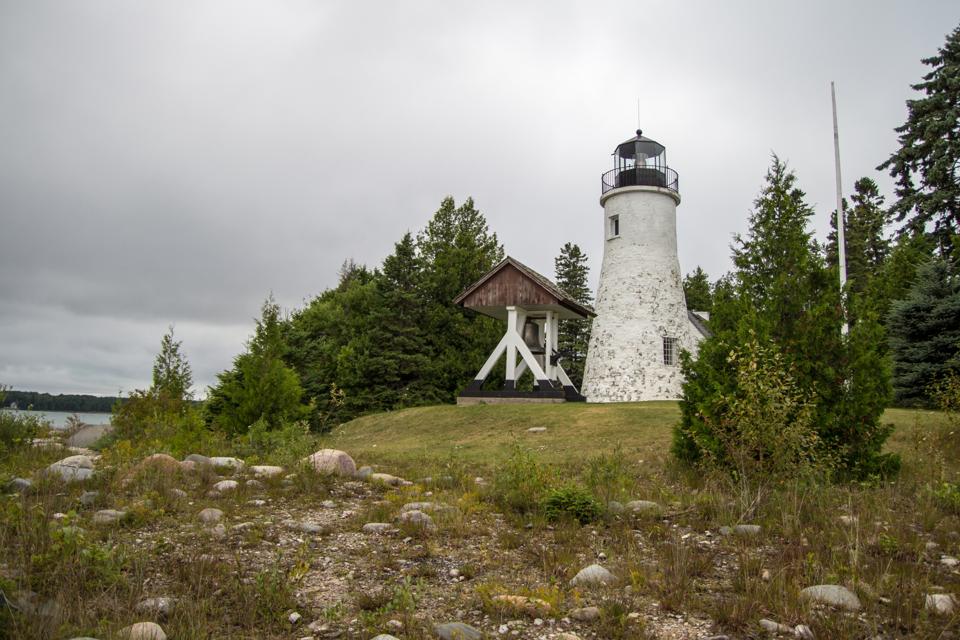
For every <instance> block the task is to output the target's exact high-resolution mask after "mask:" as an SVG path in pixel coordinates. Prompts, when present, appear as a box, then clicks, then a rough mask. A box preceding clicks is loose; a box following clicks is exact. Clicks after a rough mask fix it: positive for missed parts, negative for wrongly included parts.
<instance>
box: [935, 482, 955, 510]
mask: <svg viewBox="0 0 960 640" xmlns="http://www.w3.org/2000/svg"><path fill="white" fill-rule="evenodd" d="M933 497H934V499H936V501H937V504H939V505H940V507H941V508H942V509H943V510H944V511H949V512H950V513H955V514H957V515H960V485H958V484H956V483H951V482H944V483H941V484H940V486H939V487H937V488H935V489H934V490H933Z"/></svg>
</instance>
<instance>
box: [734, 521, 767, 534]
mask: <svg viewBox="0 0 960 640" xmlns="http://www.w3.org/2000/svg"><path fill="white" fill-rule="evenodd" d="M733 532H734V533H735V534H737V535H738V536H744V537H753V536H758V535H760V525H758V524H738V525H737V526H735V527H734V528H733Z"/></svg>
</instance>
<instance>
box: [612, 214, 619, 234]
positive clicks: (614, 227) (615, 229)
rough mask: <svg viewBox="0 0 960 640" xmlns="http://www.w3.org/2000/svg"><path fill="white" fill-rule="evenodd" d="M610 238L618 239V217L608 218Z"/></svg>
mask: <svg viewBox="0 0 960 640" xmlns="http://www.w3.org/2000/svg"><path fill="white" fill-rule="evenodd" d="M610 237H611V238H619V237H620V216H610Z"/></svg>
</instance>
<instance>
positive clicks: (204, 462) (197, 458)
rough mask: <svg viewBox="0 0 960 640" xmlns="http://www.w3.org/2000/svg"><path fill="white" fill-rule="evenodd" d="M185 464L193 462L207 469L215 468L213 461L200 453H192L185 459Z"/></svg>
mask: <svg viewBox="0 0 960 640" xmlns="http://www.w3.org/2000/svg"><path fill="white" fill-rule="evenodd" d="M183 461H184V462H193V463H194V464H197V465H200V466H206V467H212V466H213V460H211V459H210V458H208V457H207V456H202V455H200V454H199V453H191V454H190V455H188V456H187V457H186V458H184V459H183Z"/></svg>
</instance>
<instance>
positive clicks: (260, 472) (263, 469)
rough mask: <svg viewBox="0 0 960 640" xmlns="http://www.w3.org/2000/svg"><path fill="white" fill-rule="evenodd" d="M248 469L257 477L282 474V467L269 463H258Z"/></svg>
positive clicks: (275, 476) (272, 476)
mask: <svg viewBox="0 0 960 640" xmlns="http://www.w3.org/2000/svg"><path fill="white" fill-rule="evenodd" d="M250 471H252V472H253V475H254V476H255V477H257V478H277V477H279V476H282V475H283V467H276V466H273V465H269V464H258V465H254V466H252V467H250Z"/></svg>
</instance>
